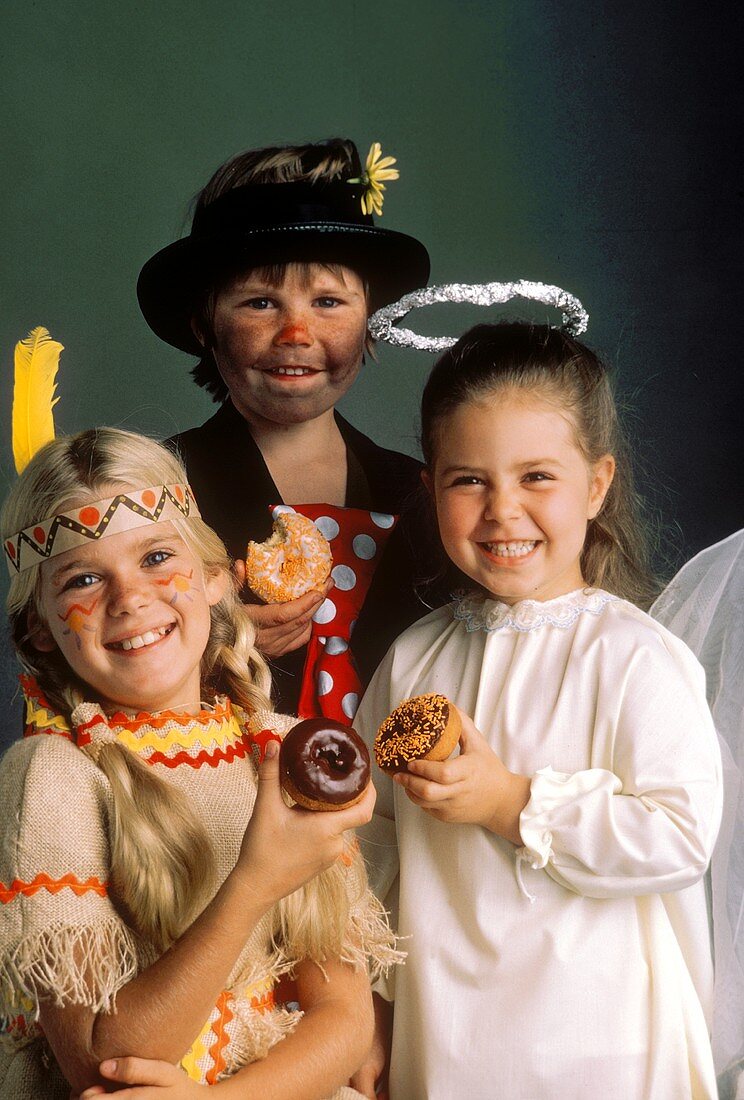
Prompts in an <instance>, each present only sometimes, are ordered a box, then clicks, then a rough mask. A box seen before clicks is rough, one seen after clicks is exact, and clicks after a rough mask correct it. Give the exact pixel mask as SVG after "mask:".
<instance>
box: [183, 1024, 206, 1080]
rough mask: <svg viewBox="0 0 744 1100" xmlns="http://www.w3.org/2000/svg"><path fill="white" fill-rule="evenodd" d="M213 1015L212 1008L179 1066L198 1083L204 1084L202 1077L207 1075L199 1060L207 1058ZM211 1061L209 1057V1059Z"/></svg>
mask: <svg viewBox="0 0 744 1100" xmlns="http://www.w3.org/2000/svg"><path fill="white" fill-rule="evenodd" d="M213 1016H214V1009H212V1011H211V1012H210V1014H209V1016H208V1018H207V1022H206V1024H205V1025H204V1027H203V1028H202V1029H201V1031H200V1032H199V1034H198V1035H197V1037H196V1038H195V1039H194V1041H193V1043H192V1044H191V1047H190V1048H189V1051H188V1053H187V1054H185V1055H184V1057H183V1058H182V1059H181V1068H182V1069H183V1070H185V1072H186V1073H187V1075H188V1077H189V1078H190V1080H192V1081H197V1082H198V1083H199V1084H200V1085H203V1084H204V1079H205V1078H206V1076H207V1072H208V1070H207V1069H203V1068H202V1067H201V1066H200V1065H199V1062H201V1061H202V1060H203V1059H206V1058H209V1047H208V1045H207V1040H208V1039H209V1037H210V1036H211V1035H212V1018H213ZM210 1061H211V1059H210Z"/></svg>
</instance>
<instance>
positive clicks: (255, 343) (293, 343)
mask: <svg viewBox="0 0 744 1100" xmlns="http://www.w3.org/2000/svg"><path fill="white" fill-rule="evenodd" d="M212 327H213V342H212V352H213V354H214V358H215V362H216V363H217V367H218V369H219V372H220V374H221V375H222V377H223V379H224V382H225V385H226V386H227V388H228V390H229V391H230V397H231V399H232V402H233V404H234V405H235V406H236V408H237V409H238V411H239V412H240V413H242V415H243V416H244V417H245V418H246V419H247V420H248V421H249V422H251V421H259V422H261V421H262V422H269V423H274V424H298V423H304V422H305V421H308V420H314V419H315V418H316V417H318V416H321V415H322V414H323V413H325V412H327V411H328V410H329V409H331V408H333V406H334V405H335V404H336V402H337V401H338V400H339V398H341V397H343V395H344V394H345V393H346V391H347V390H348V389H349V387H350V386H351V385H352V383H353V382H354V380H355V378H356V377H357V375H358V373H359V369H360V366H361V362H362V355H363V353H364V340H365V337H366V333H367V300H366V295H365V290H364V284H363V282H362V280H361V279H360V278H359V276H358V275H357V274H356V273H355V272H354V271H352V270H351V269H350V268H341V269H339V273H338V274H336V273H335V272H333V271H329V270H328V269H327V268H325V267H323V266H322V265H320V264H310V265H308V267H307V268H306V269H303V268H302V267H301V266H300V265H298V264H287V268H286V274H285V278H284V282H283V283H282V284H281V286H271V285H270V284H268V283H267V282H265V281H263V280H262V279H261V277H260V275H259V274H258V273H253V274H251V273H249V274H248V275H247V276H246V277H245V278H238V279H236V280H235V281H234V282H233V283H232V284H231V285H230V286H228V287H227V288H226V289H225V290H224V291H222V293H221V294H220V295H219V296H218V298H217V302H216V305H215V311H214V318H213V326H212Z"/></svg>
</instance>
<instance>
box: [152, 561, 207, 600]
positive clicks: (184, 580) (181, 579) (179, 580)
mask: <svg viewBox="0 0 744 1100" xmlns="http://www.w3.org/2000/svg"><path fill="white" fill-rule="evenodd" d="M193 577H194V570H193V569H192V570H191V571H190V572H189V573H171V575H170V576H169V577H162V578H161V579H159V580H157V581H156V582H155V583H156V584H160V585H162V586H163V587H164V588H166V587H167V586H168V585H171V584H172V585H173V587H174V588H175V590H176V591H175V592H174V594H173V598H172V599H170V600H168V603H169V604H171V606H172V605H173V604H174V603H175V602H176V600H177V599H178V597H179V596H185V597H186V599H187V600H191V601H192V602H193V599H194V597H193V596H190V595H189V592H191V591H195V592H198V591H199V589H198V588H197V587H196V585H195V584H194V583H193Z"/></svg>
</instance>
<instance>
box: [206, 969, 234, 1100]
mask: <svg viewBox="0 0 744 1100" xmlns="http://www.w3.org/2000/svg"><path fill="white" fill-rule="evenodd" d="M232 999H233V995H232V993H230V992H228V990H226V989H225V990H223V992H222V993H220V995H219V997H218V998H217V1005H216V1008H217V1011H218V1013H219V1015H218V1017H217V1019H216V1020H215V1021H214V1023H213V1024H212V1031H213V1032H214V1034H215V1035H216V1039H215V1041H214V1042H213V1043H212V1045H211V1047H210V1048H209V1054H210V1057H211V1058H212V1062H213V1063H214V1064H213V1066H212V1068H211V1069H209V1070H208V1071H207V1074H206V1077H205V1078H204V1080H205V1083H206V1084H207V1085H216V1084H217V1078H218V1076H219V1074H220V1073H222V1071H223V1069H224V1068H225V1066H226V1062H225V1057H224V1054H223V1053H222V1052H223V1051H224V1049H225V1047H226V1046H227V1045H228V1044H229V1042H230V1036H229V1035H228V1034H227V1025H228V1024H229V1023H230V1021H231V1020H232V1018H233V1013H232V1011H231V1010H230V1006H229V1002H230V1001H231V1000H232Z"/></svg>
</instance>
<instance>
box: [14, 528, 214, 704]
mask: <svg viewBox="0 0 744 1100" xmlns="http://www.w3.org/2000/svg"><path fill="white" fill-rule="evenodd" d="M41 570H42V580H41V603H40V611H41V615H42V619H43V625H41V626H39V627H38V629H37V631H36V635H35V638H34V644H35V645H36V647H37V649H40V650H47V651H49V650H53V649H55V648H58V649H59V650H60V651H61V653H62V655H63V657H64V658H65V660H66V661H67V663H68V665H69V666H70V668H71V669H73V671H74V672H75V673H76V674H77V676H78V677H79V678H80V679H81V680H83V681H85V683H86V684H88V685H89V686H90V688H91V690H92V696H93V698H94V699H95V700H97V701H98V702H100V703H101V704H102V705H103V706H104V707H108V708H111V707H125V708H128V709H138V710H145V711H157V710H167V709H173V708H177V707H194V706H195V705H196V704H198V702H199V699H200V695H201V692H200V675H199V672H200V661H201V657H202V654H203V653H204V649H205V647H206V644H207V639H208V637H209V630H210V616H209V608H210V606H211V605H213V604H215V603H217V602H218V601H219V600H220V599H221V597H222V595H223V594H224V591H225V588H226V585H227V583H228V578H227V576H226V575H225V574H222V573H219V574H216V575H215V576H212V577H206V576H205V574H204V570H203V567H202V564H201V562H200V561H199V559H198V558H197V557H196V556H195V555H194V554H193V553H192V552H191V550H189V548H188V546H187V545H186V543H185V542H184V541H183V539H182V538H181V537H180V536H179V535H178V534H177V532H176V530H175V528H174V526H173V524H172V523H168V522H163V523H157V524H150V525H148V526H146V527H138V528H136V529H135V530H133V531H125V532H122V533H121V534H118V535H111V536H109V537H108V538H104V539H101V541H100V542H96V543H95V544H92V545H90V546H84V547H80V548H77V549H74V550H68V551H66V552H65V553H63V554H59V555H58V556H57V557H54V558H51V559H50V560H49V561H47V562H44V563H43V565H42V566H41Z"/></svg>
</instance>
